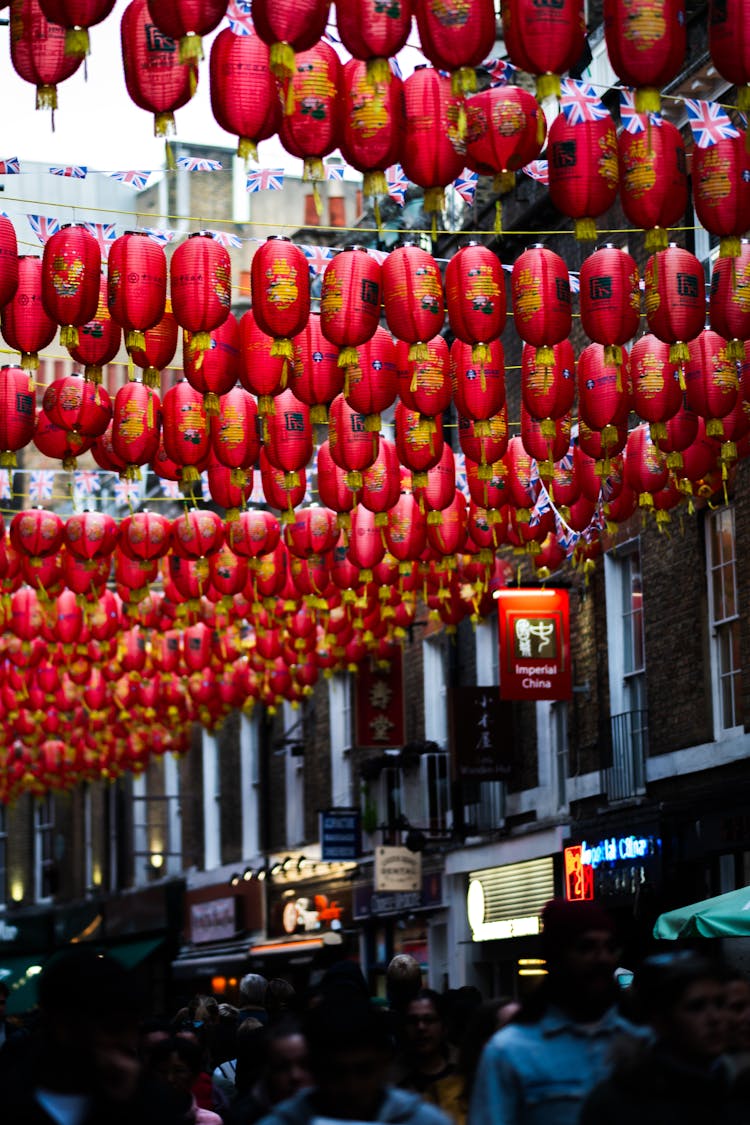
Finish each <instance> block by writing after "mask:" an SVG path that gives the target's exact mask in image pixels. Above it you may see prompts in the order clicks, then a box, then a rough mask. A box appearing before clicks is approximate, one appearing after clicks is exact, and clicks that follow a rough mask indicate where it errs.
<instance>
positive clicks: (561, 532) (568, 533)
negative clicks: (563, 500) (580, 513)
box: [555, 516, 580, 559]
mask: <svg viewBox="0 0 750 1125" xmlns="http://www.w3.org/2000/svg"><path fill="white" fill-rule="evenodd" d="M555 538H556V539H557V542H558V543H559V544H560V546H561V547H562V549H563V551H564V552H565V558H566V559H569V558H570V557H571V555H572V554H573V552H574V551H575V549H576V543H577V542H578V540H579V539H580V535H579V533H578V532H577V531H573V528H572V527H568V525H567V524H566V523H563V521H562V520H561V519H560V517H559V516H555Z"/></svg>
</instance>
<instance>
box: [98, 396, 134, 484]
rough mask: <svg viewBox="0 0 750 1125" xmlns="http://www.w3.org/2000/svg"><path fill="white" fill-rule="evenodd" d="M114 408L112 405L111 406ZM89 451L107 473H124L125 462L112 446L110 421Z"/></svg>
mask: <svg viewBox="0 0 750 1125" xmlns="http://www.w3.org/2000/svg"><path fill="white" fill-rule="evenodd" d="M113 409H114V407H113ZM91 452H92V455H93V457H94V460H95V461H96V463H97V465H98V466H99V468H100V469H105V470H106V472H108V473H124V472H125V468H126V464H125V462H124V461H123V460H122V458H121V457H118V456H117V455H116V453H115V451H114V449H113V448H112V423H111V422H110V423H109V425H108V426H107V428H106V430H105V431H104V433H103V434H102V436H101V437H100V438H97V439H96V441H95V442H94V443H93V445H92V446H91Z"/></svg>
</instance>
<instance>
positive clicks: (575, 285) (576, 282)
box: [568, 273, 581, 293]
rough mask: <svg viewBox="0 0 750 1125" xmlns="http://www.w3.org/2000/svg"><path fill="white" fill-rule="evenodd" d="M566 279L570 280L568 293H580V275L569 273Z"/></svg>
mask: <svg viewBox="0 0 750 1125" xmlns="http://www.w3.org/2000/svg"><path fill="white" fill-rule="evenodd" d="M568 277H569V278H570V292H571V293H580V292H581V275H580V274H577V273H569V274H568Z"/></svg>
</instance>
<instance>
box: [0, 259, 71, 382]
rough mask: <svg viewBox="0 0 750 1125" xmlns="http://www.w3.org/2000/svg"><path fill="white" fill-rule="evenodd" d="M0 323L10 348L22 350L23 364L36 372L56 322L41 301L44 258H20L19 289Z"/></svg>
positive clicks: (52, 336)
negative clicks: (40, 355)
mask: <svg viewBox="0 0 750 1125" xmlns="http://www.w3.org/2000/svg"><path fill="white" fill-rule="evenodd" d="M0 325H2V332H3V336H4V337H5V341H6V343H7V344H8V346H9V347H11V348H14V349H15V350H16V351H19V352H20V353H21V367H22V368H23V369H24V370H25V371H36V369H37V367H38V366H39V357H38V354H37V353H38V352H40V351H41V350H42V348H46V347H47V345H48V344H51V343H52V341H53V340H54V338H55V333H56V332H57V325H56V324H55V321H54V320H53V319H52V317H51V316H49V315H48V313H47V311H46V309H45V307H44V303H43V301H42V259H41V258H39V257H36V256H34V255H32V254H27V255H21V257H20V258H19V259H18V289H17V290H16V292H15V294H14V296H13V297H12V298H11V300H10V301H8V303H7V305H5V307H4V308H3V310H2V313H0Z"/></svg>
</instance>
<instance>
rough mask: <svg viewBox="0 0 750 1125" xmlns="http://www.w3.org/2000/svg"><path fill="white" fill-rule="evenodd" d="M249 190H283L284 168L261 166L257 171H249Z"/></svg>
mask: <svg viewBox="0 0 750 1125" xmlns="http://www.w3.org/2000/svg"><path fill="white" fill-rule="evenodd" d="M245 186H246V190H247V191H281V189H282V188H283V186H284V169H283V168H259V169H258V170H257V172H248V174H247V182H246V185H245Z"/></svg>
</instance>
